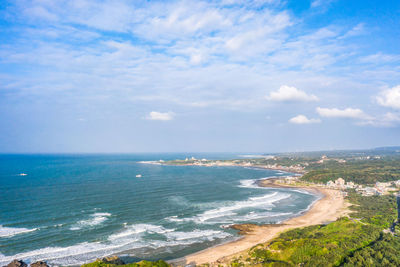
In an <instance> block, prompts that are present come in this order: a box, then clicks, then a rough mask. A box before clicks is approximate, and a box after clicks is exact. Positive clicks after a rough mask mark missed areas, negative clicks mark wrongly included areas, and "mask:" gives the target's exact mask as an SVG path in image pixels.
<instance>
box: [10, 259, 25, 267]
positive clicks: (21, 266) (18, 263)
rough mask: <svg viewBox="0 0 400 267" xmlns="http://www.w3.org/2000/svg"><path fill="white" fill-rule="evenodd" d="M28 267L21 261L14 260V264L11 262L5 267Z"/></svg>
mask: <svg viewBox="0 0 400 267" xmlns="http://www.w3.org/2000/svg"><path fill="white" fill-rule="evenodd" d="M27 266H28V265H27V264H26V263H25V262H23V261H20V260H13V261H12V262H10V263H9V264H8V265H7V266H4V267H27Z"/></svg>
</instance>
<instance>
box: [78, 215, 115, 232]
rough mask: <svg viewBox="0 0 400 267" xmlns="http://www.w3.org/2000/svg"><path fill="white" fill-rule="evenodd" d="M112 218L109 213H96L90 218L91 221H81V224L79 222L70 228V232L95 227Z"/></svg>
mask: <svg viewBox="0 0 400 267" xmlns="http://www.w3.org/2000/svg"><path fill="white" fill-rule="evenodd" d="M110 216H111V213H107V212H96V213H94V214H92V215H91V216H90V219H87V220H81V221H79V222H77V223H76V224H75V225H74V226H72V227H71V228H70V230H73V231H75V230H80V229H82V228H84V227H93V226H96V225H99V224H102V223H103V222H105V221H106V220H107V219H108V217H110Z"/></svg>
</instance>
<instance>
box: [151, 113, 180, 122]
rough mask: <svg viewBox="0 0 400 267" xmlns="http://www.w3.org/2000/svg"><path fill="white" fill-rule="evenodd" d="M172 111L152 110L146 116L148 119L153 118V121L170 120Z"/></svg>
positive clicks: (172, 115)
mask: <svg viewBox="0 0 400 267" xmlns="http://www.w3.org/2000/svg"><path fill="white" fill-rule="evenodd" d="M174 115H175V114H174V113H173V112H157V111H152V112H150V113H149V115H148V116H147V117H146V119H148V120H154V121H170V120H172V119H173V118H174Z"/></svg>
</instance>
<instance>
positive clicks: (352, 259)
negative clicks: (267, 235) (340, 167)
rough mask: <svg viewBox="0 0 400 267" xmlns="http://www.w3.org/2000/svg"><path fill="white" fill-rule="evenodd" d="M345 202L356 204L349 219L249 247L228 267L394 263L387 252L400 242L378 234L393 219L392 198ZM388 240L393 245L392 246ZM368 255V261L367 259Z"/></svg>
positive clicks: (355, 197)
mask: <svg viewBox="0 0 400 267" xmlns="http://www.w3.org/2000/svg"><path fill="white" fill-rule="evenodd" d="M349 200H350V201H351V202H353V203H354V204H356V205H354V207H353V210H354V213H352V214H351V216H352V217H353V218H340V219H339V220H337V221H335V222H333V223H330V224H327V225H316V226H309V227H305V228H300V229H293V230H290V231H288V232H285V233H282V234H281V235H280V236H279V237H278V238H275V239H273V240H272V241H271V242H269V243H266V244H260V245H257V246H255V247H253V248H252V249H251V250H250V251H249V253H248V255H247V257H241V258H239V259H235V260H234V261H233V262H232V263H231V265H232V266H244V265H258V266H342V265H347V266H380V265H379V264H376V265H374V264H375V262H385V263H387V262H389V263H396V262H398V261H399V260H400V255H397V256H396V254H395V253H391V252H393V251H396V250H397V249H398V245H399V244H400V238H398V237H387V235H382V230H383V229H386V228H388V227H389V226H390V225H391V223H393V221H394V220H395V218H396V212H397V210H396V202H395V200H394V197H393V196H381V197H376V196H373V197H362V196H359V195H356V194H354V193H351V194H350V195H349ZM389 235H390V234H389ZM390 238H393V240H396V242H394V243H393V244H392V243H391V240H392V239H390ZM389 247H390V248H391V249H389ZM371 249H375V250H376V251H379V249H385V250H387V251H388V252H387V253H383V251H382V252H381V253H380V254H379V253H371ZM390 251H391V252H390ZM368 255H370V256H369V257H370V258H371V259H368V257H367V256H368ZM360 257H367V258H364V261H362V263H364V264H365V263H366V262H370V263H371V264H370V265H368V264H367V265H357V264H359V258H360ZM360 264H361V263H360ZM388 266H390V265H388ZM397 266H400V265H397Z"/></svg>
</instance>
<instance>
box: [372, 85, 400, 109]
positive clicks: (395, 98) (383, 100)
mask: <svg viewBox="0 0 400 267" xmlns="http://www.w3.org/2000/svg"><path fill="white" fill-rule="evenodd" d="M376 100H377V101H378V104H379V105H381V106H384V107H390V108H394V109H400V85H397V86H395V87H393V88H391V89H388V90H384V91H383V92H381V93H380V95H379V96H377V97H376Z"/></svg>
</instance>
